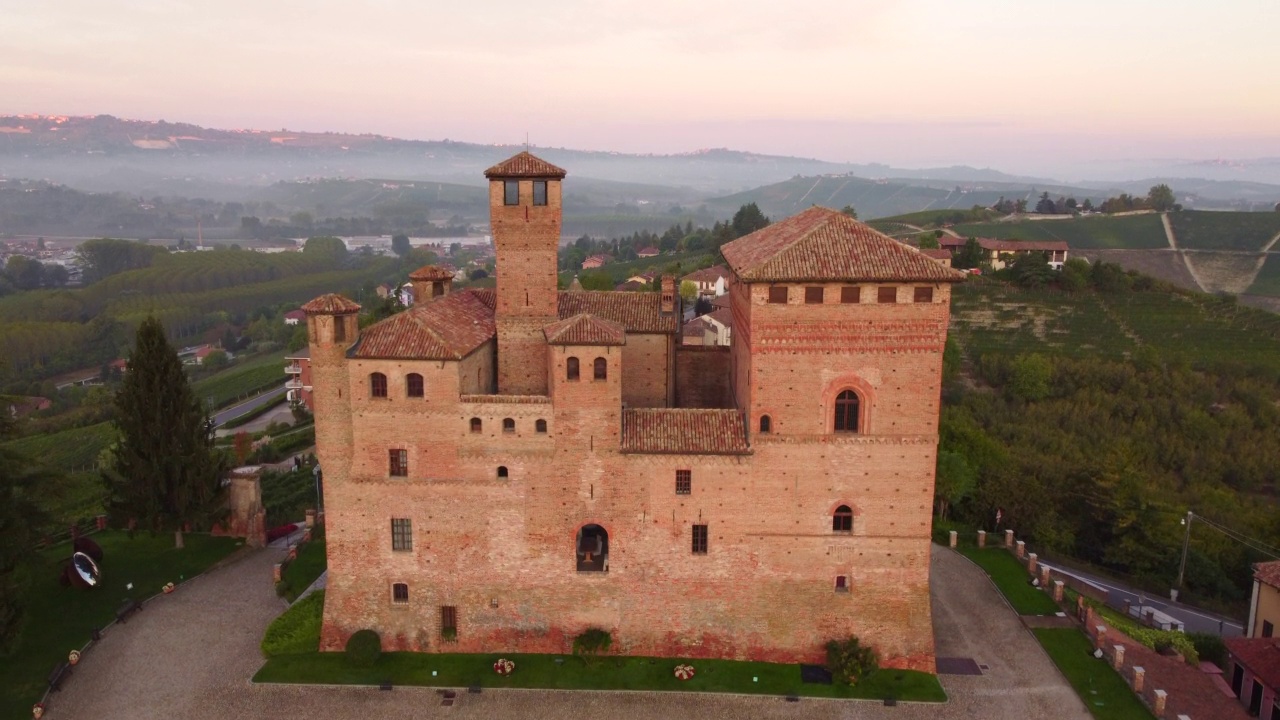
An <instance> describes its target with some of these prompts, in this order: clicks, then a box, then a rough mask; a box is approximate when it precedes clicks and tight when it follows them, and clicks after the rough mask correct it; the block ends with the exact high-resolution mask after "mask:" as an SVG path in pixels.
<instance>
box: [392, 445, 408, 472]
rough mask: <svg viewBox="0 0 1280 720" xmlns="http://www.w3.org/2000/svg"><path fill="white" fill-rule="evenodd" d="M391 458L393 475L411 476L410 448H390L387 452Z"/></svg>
mask: <svg viewBox="0 0 1280 720" xmlns="http://www.w3.org/2000/svg"><path fill="white" fill-rule="evenodd" d="M387 455H388V456H389V459H390V463H389V464H390V466H391V467H390V473H391V476H392V477H408V476H409V451H408V450H390V451H388V452H387Z"/></svg>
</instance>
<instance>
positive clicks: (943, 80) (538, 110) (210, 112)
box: [0, 0, 1280, 172]
mask: <svg viewBox="0 0 1280 720" xmlns="http://www.w3.org/2000/svg"><path fill="white" fill-rule="evenodd" d="M1278 28H1280V2H1277V0H1214V1H1208V0H1197V1H1195V2H1191V1H1189V0H1163V1H1161V2H1151V1H1148V0H1074V1H1072V2H1062V3H1039V2H1027V1H1026V0H901V1H897V2H895V1H893V0H771V1H770V2H757V1H755V0H647V1H646V2H612V1H610V0H542V1H540V2H534V1H531V0H522V1H520V2H509V1H508V0H473V1H471V2H465V1H463V2H460V1H457V0H451V1H449V2H442V1H441V0H364V1H363V2H360V1H354V2H352V1H349V2H331V1H330V0H306V1H305V2H304V1H301V0H214V1H210V0H203V1H202V2H187V1H186V0H132V1H124V2H112V1H111V0H57V1H56V2H52V1H39V0H37V1H33V0H0V113H28V112H38V113H47V114H73V115H81V114H98V113H107V114H112V115H118V116H122V117H130V118H142V119H159V118H164V119H166V120H170V121H179V120H181V121H188V122H193V123H197V124H201V125H207V126H214V127H256V128H264V129H278V128H284V127H288V128H290V129H294V130H342V131H350V132H376V133H382V134H387V135H394V136H399V137H407V138H415V139H439V138H451V139H454V140H468V141H475V142H522V141H523V140H524V138H525V133H526V132H527V133H528V135H529V138H530V139H531V141H532V142H533V143H534V144H535V145H552V146H569V147H578V148H586V149H606V150H620V151H629V152H681V151H686V150H694V149H698V148H706V147H732V148H735V149H743V150H754V151H759V152H769V153H786V154H799V155H806V156H813V157H821V158H823V159H829V160H843V161H855V162H885V163H893V164H898V165H906V166H924V165H934V164H951V163H969V164H974V165H979V166H984V165H989V166H994V167H999V168H1002V169H1008V170H1013V171H1041V172H1043V171H1046V170H1051V169H1055V168H1065V167H1071V166H1075V165H1079V164H1080V163H1081V162H1085V161H1094V160H1114V159H1121V158H1136V157H1184V158H1214V157H1258V156H1266V155H1270V156H1280V40H1278V39H1277V36H1276V31H1277V29H1278Z"/></svg>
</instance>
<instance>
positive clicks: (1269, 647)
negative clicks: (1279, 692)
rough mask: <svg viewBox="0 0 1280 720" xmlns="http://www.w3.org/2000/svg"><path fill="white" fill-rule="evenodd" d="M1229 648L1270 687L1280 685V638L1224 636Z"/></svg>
mask: <svg viewBox="0 0 1280 720" xmlns="http://www.w3.org/2000/svg"><path fill="white" fill-rule="evenodd" d="M1223 642H1225V643H1226V644H1227V650H1228V651H1229V652H1230V653H1231V654H1232V655H1234V656H1235V657H1236V658H1237V659H1238V660H1239V661H1240V663H1241V664H1242V665H1246V666H1248V668H1249V669H1250V670H1252V671H1253V674H1254V675H1255V676H1256V677H1257V678H1258V680H1259V681H1260V682H1261V683H1262V684H1263V685H1265V686H1266V687H1269V688H1277V687H1280V638H1274V637H1269V638H1243V637H1229V638H1224V639H1223Z"/></svg>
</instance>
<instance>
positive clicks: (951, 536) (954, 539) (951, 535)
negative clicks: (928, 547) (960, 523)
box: [948, 530, 959, 547]
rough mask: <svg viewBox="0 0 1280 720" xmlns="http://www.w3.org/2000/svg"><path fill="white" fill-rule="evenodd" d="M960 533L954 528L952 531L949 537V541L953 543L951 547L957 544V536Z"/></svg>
mask: <svg viewBox="0 0 1280 720" xmlns="http://www.w3.org/2000/svg"><path fill="white" fill-rule="evenodd" d="M958 535H959V533H957V532H956V531H955V530H952V531H951V533H950V538H949V540H948V541H949V542H950V543H951V547H955V546H956V538H957V536H958Z"/></svg>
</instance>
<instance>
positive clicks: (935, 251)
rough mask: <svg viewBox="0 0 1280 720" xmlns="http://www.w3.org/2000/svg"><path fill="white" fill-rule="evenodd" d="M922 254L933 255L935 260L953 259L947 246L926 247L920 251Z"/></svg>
mask: <svg viewBox="0 0 1280 720" xmlns="http://www.w3.org/2000/svg"><path fill="white" fill-rule="evenodd" d="M920 254H921V255H924V256H925V257H931V258H933V259H934V260H950V259H951V251H950V250H947V249H945V248H925V249H924V250H921V251H920Z"/></svg>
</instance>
